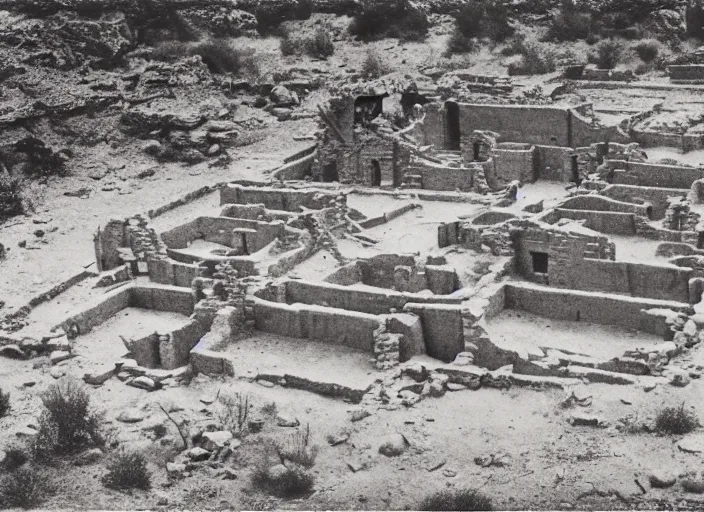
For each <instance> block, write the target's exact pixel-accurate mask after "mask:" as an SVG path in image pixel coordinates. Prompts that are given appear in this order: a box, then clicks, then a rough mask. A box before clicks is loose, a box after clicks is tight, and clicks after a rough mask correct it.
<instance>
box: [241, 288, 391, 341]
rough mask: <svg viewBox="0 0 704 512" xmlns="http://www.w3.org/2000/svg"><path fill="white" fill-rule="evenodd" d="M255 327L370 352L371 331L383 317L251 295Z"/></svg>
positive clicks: (372, 333)
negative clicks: (269, 300) (280, 301)
mask: <svg viewBox="0 0 704 512" xmlns="http://www.w3.org/2000/svg"><path fill="white" fill-rule="evenodd" d="M254 317H255V322H256V328H257V330H259V331H263V332H270V333H272V334H278V335H280V336H288V337H291V338H305V339H313V340H318V341H325V342H329V343H337V344H341V345H347V346H349V347H353V348H356V349H358V350H362V351H365V352H370V353H371V352H373V348H374V331H376V330H377V329H378V328H379V327H380V325H383V321H382V320H381V319H380V318H379V317H377V316H376V315H370V314H366V313H359V312H357V311H345V310H342V309H337V308H329V307H322V306H314V305H308V304H293V305H288V304H282V303H278V302H267V301H264V300H262V299H259V298H255V299H254Z"/></svg>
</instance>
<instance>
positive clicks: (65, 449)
mask: <svg viewBox="0 0 704 512" xmlns="http://www.w3.org/2000/svg"><path fill="white" fill-rule="evenodd" d="M41 399H42V403H43V405H44V411H43V412H42V415H41V417H40V418H39V433H38V434H37V436H35V440H34V442H35V446H34V448H35V449H36V451H37V453H38V454H39V455H42V454H48V453H50V452H55V453H69V452H74V451H76V450H79V449H81V448H83V447H85V446H86V445H91V444H92V445H103V444H104V443H105V438H104V437H103V434H102V432H101V429H100V420H101V417H100V415H98V414H96V413H95V412H94V411H91V407H90V397H89V395H88V392H87V391H86V389H85V388H84V387H83V386H82V385H81V384H80V383H79V382H78V381H76V380H75V379H73V378H71V377H63V378H62V379H61V380H59V381H58V382H56V383H54V384H52V385H51V386H49V388H48V389H47V390H46V391H45V392H44V393H42V395H41Z"/></svg>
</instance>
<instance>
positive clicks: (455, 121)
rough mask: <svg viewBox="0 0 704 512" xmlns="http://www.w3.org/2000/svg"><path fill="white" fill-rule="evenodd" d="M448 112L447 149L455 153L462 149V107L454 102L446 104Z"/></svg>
mask: <svg viewBox="0 0 704 512" xmlns="http://www.w3.org/2000/svg"><path fill="white" fill-rule="evenodd" d="M445 109H446V112H447V148H446V149H450V150H453V151H458V150H459V149H460V135H461V134H460V107H459V105H457V103H455V102H454V101H448V102H446V103H445Z"/></svg>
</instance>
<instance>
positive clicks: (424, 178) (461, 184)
mask: <svg viewBox="0 0 704 512" xmlns="http://www.w3.org/2000/svg"><path fill="white" fill-rule="evenodd" d="M404 172H405V174H406V175H418V176H420V177H421V183H422V187H423V189H425V190H447V191H454V190H460V191H462V192H469V191H470V190H472V187H473V186H474V170H473V169H471V168H469V169H467V168H458V167H444V166H431V165H418V164H417V163H416V164H414V165H411V166H409V167H407V168H406V169H405V171H404Z"/></svg>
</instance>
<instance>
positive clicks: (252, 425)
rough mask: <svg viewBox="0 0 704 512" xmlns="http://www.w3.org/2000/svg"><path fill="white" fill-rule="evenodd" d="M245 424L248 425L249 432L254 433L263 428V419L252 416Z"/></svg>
mask: <svg viewBox="0 0 704 512" xmlns="http://www.w3.org/2000/svg"><path fill="white" fill-rule="evenodd" d="M247 426H248V427H249V431H250V432H252V433H253V434H256V433H257V432H261V431H262V429H263V428H264V420H263V419H262V418H252V419H251V420H249V422H248V423H247Z"/></svg>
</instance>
